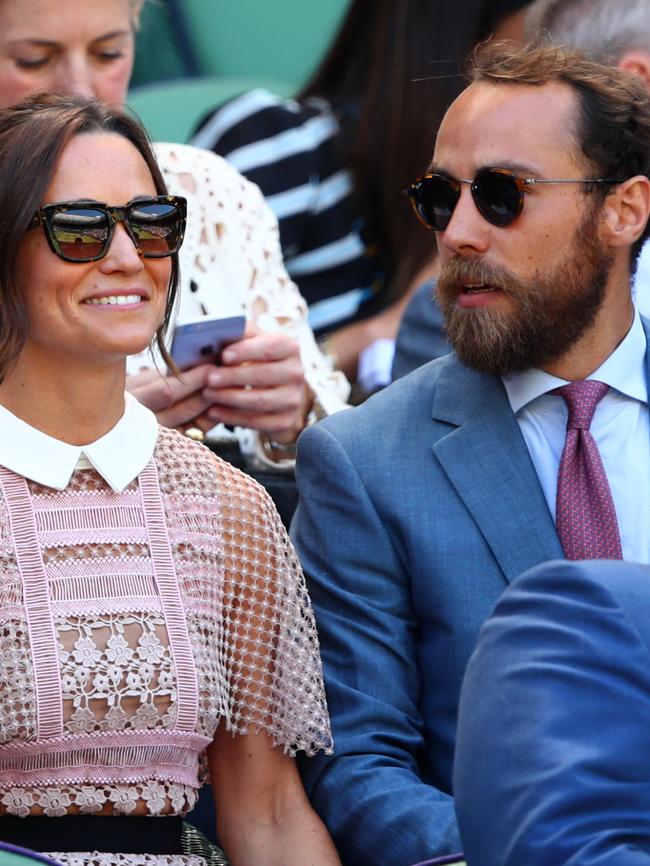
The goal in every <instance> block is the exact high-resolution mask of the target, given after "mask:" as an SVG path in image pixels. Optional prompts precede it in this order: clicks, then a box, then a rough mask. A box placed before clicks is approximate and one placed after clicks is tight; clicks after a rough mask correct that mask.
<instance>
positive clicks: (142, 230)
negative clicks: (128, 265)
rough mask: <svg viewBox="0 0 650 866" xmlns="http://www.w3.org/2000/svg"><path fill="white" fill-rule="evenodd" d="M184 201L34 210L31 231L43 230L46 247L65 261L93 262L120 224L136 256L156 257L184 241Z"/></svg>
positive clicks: (172, 198)
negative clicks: (47, 245) (122, 225)
mask: <svg viewBox="0 0 650 866" xmlns="http://www.w3.org/2000/svg"><path fill="white" fill-rule="evenodd" d="M186 220H187V201H186V199H184V198H183V197H182V196H176V195H158V196H139V197H138V198H134V199H133V200H132V201H130V202H129V203H128V204H126V205H124V206H123V207H113V206H111V205H107V204H104V203H103V202H96V201H63V202H56V203H55V204H47V205H45V206H44V207H42V208H39V209H38V210H37V211H36V213H35V214H34V217H33V219H32V221H31V223H30V224H29V227H28V228H30V229H35V228H38V227H39V226H42V227H43V231H44V232H45V237H46V238H47V242H48V244H49V246H50V249H51V250H52V252H53V253H55V254H56V255H57V256H59V258H61V259H63V260H64V261H66V262H96V261H98V260H99V259H101V258H103V257H104V256H105V255H106V253H107V252H108V249H109V247H110V245H111V240H112V238H113V233H114V231H115V226H116V225H117V223H118V222H121V223H123V224H124V228H125V229H126V232H127V234H128V236H129V237H130V238H131V240H132V241H133V243H134V245H135V248H136V250H137V251H138V254H139V255H141V256H143V257H144V258H145V259H161V258H165V257H166V256H172V255H174V253H176V252H178V250H179V249H180V246H181V244H182V243H183V236H184V234H185V224H186Z"/></svg>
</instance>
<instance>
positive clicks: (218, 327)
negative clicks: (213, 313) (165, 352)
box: [171, 316, 246, 370]
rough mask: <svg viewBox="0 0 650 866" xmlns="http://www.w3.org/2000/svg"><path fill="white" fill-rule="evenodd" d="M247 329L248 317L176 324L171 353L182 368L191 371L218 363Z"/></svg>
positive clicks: (231, 317) (179, 367)
mask: <svg viewBox="0 0 650 866" xmlns="http://www.w3.org/2000/svg"><path fill="white" fill-rule="evenodd" d="M245 329H246V317H245V316H228V317H226V318H222V319H200V320H199V321H197V322H189V323H188V324H186V325H177V326H176V328H175V329H174V336H173V338H172V345H171V356H172V358H173V360H174V363H175V364H176V366H177V367H178V369H179V370H189V369H190V368H191V367H196V366H198V365H199V364H216V363H218V362H219V358H220V356H221V351H222V349H224V348H225V347H226V346H227V345H228V344H229V343H234V342H235V341H237V340H240V339H241V338H242V337H243V336H244V331H245Z"/></svg>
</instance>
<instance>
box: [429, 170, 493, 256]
mask: <svg viewBox="0 0 650 866" xmlns="http://www.w3.org/2000/svg"><path fill="white" fill-rule="evenodd" d="M491 234H492V226H491V225H490V224H489V223H488V221H487V220H486V219H485V217H483V216H481V214H480V213H479V210H478V208H477V207H476V204H475V202H474V199H473V198H472V193H471V190H470V187H469V184H462V188H461V193H460V198H459V199H458V202H457V203H456V207H455V208H454V210H453V211H452V214H451V219H450V220H449V223H448V225H447V228H446V229H445V230H444V232H438V233H437V239H438V246H439V247H441V248H444V249H445V250H448V251H450V252H452V253H454V254H460V255H467V254H468V253H471V252H478V253H484V252H486V250H487V249H488V247H489V243H490V237H491Z"/></svg>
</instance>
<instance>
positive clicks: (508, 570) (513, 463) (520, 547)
mask: <svg viewBox="0 0 650 866" xmlns="http://www.w3.org/2000/svg"><path fill="white" fill-rule="evenodd" d="M433 418H434V421H438V422H444V423H445V424H450V425H453V428H455V429H452V430H451V431H450V432H449V433H448V434H447V435H444V436H442V437H441V438H439V439H438V440H437V441H436V442H435V444H434V446H433V451H434V454H435V457H436V458H437V460H438V461H439V462H440V465H441V466H442V469H443V470H444V472H445V473H446V475H447V477H448V479H449V481H450V482H451V484H452V485H453V486H454V487H455V489H456V491H457V493H458V495H459V496H460V497H461V499H462V500H463V502H464V503H465V506H466V507H467V509H468V511H469V512H470V514H471V515H472V517H473V518H474V520H475V521H476V523H477V525H478V527H479V529H480V531H481V533H482V534H483V536H484V538H485V540H486V541H487V543H488V545H489V546H490V548H491V550H492V552H493V554H494V556H495V558H496V559H497V561H498V563H499V565H500V566H501V568H502V570H503V573H504V575H505V577H506V579H507V580H512V579H513V578H514V577H516V576H517V575H518V574H520V573H521V572H522V571H525V570H526V569H527V568H530V567H531V566H533V565H537V564H538V563H539V562H542V561H544V560H548V559H561V558H562V557H563V553H562V548H561V546H560V542H559V539H558V537H557V533H556V531H555V525H554V523H553V520H552V518H551V515H550V513H549V510H548V507H547V505H546V500H545V499H544V494H543V493H542V489H541V487H540V484H539V481H538V478H537V473H536V472H535V468H534V466H533V463H532V461H531V459H530V455H529V453H528V448H527V447H526V443H525V440H524V437H523V436H522V434H521V431H520V429H519V425H518V424H517V421H516V419H515V417H514V415H513V413H512V410H511V408H510V404H509V402H508V398H507V396H506V392H505V389H504V388H503V385H502V383H501V381H500V380H499V379H497V378H496V377H493V376H488V375H486V374H483V373H477V372H475V371H473V370H469V369H468V368H467V367H464V366H463V365H462V364H461V363H460V361H458V359H456V358H455V357H454V356H449V357H448V359H447V364H446V366H445V369H444V370H443V371H441V374H440V378H439V379H438V383H437V386H436V391H435V398H434V405H433Z"/></svg>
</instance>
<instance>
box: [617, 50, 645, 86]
mask: <svg viewBox="0 0 650 866" xmlns="http://www.w3.org/2000/svg"><path fill="white" fill-rule="evenodd" d="M617 65H618V67H619V68H620V69H625V70H626V72H631V73H632V74H633V75H638V77H639V78H641V79H642V80H643V83H644V84H645V86H646V87H647V88H648V89H649V90H650V54H649V53H648V52H646V51H626V52H625V54H624V55H623V56H622V57H621V58H620V60H619V61H618V64H617Z"/></svg>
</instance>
